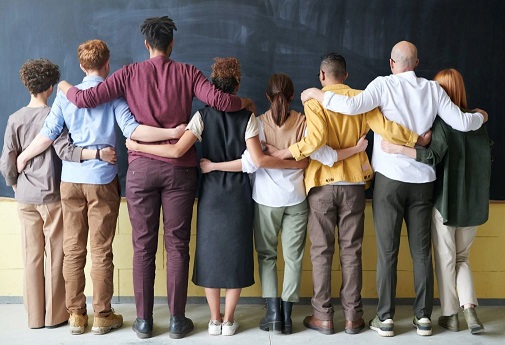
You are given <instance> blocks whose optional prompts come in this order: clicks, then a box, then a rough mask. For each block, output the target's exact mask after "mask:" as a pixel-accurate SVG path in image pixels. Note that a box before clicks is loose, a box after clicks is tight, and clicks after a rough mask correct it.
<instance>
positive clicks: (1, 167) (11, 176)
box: [0, 118, 21, 186]
mask: <svg viewBox="0 0 505 345" xmlns="http://www.w3.org/2000/svg"><path fill="white" fill-rule="evenodd" d="M20 153H21V148H20V147H19V145H18V139H17V135H16V131H15V130H14V128H13V124H12V122H11V119H10V118H9V120H8V121H7V127H6V128H5V136H4V146H3V148H2V156H1V158H0V171H1V172H2V175H3V176H4V178H5V183H6V185H7V186H14V185H15V184H17V181H18V171H17V166H16V160H17V157H18V155H19V154H20Z"/></svg>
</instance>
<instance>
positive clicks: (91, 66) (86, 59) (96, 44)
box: [77, 40, 110, 71]
mask: <svg viewBox="0 0 505 345" xmlns="http://www.w3.org/2000/svg"><path fill="white" fill-rule="evenodd" d="M77 56H78V57H79V63H80V64H81V65H82V67H83V68H84V69H85V70H93V71H98V70H99V69H101V68H102V67H103V66H105V64H106V63H107V61H109V58H110V51H109V48H108V47H107V44H105V42H104V41H102V40H89V41H86V42H84V43H82V44H81V45H80V46H79V47H78V48H77Z"/></svg>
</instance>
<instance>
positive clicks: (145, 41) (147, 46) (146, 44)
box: [144, 40, 151, 51]
mask: <svg viewBox="0 0 505 345" xmlns="http://www.w3.org/2000/svg"><path fill="white" fill-rule="evenodd" d="M144 45H145V46H146V49H147V50H149V51H150V50H151V46H150V45H149V43H147V40H144Z"/></svg>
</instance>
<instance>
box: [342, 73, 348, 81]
mask: <svg viewBox="0 0 505 345" xmlns="http://www.w3.org/2000/svg"><path fill="white" fill-rule="evenodd" d="M348 76H349V73H347V72H345V75H344V79H342V83H343V82H344V81H345V80H346V79H347V77H348Z"/></svg>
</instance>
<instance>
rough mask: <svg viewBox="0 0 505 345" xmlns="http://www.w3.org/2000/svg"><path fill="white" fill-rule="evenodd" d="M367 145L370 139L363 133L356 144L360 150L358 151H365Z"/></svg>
mask: <svg viewBox="0 0 505 345" xmlns="http://www.w3.org/2000/svg"><path fill="white" fill-rule="evenodd" d="M367 147H368V139H367V138H366V136H364V135H363V136H362V137H361V138H359V140H358V143H357V144H356V149H357V150H358V151H357V152H361V151H365V150H366V148H367Z"/></svg>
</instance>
